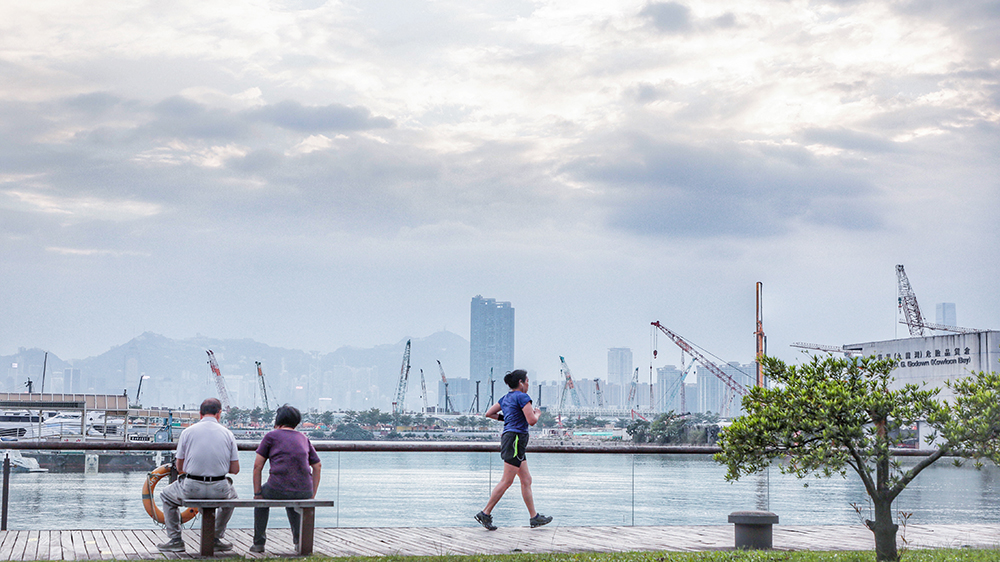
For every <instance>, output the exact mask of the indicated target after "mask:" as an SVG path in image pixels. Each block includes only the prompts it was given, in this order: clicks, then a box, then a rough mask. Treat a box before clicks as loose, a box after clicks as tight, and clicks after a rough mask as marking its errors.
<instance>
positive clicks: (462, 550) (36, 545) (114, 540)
mask: <svg viewBox="0 0 1000 562" xmlns="http://www.w3.org/2000/svg"><path fill="white" fill-rule="evenodd" d="M904 536H905V546H906V547H907V548H961V547H972V548H983V549H1000V525H986V524H976V525H909V526H907V527H906V528H905V535H904V531H903V530H902V529H901V532H900V541H899V542H900V546H904V541H903V537H904ZM252 538H253V530H252V529H230V530H229V532H228V533H227V534H226V540H227V541H230V542H232V543H234V548H233V550H232V551H231V552H225V553H219V557H232V556H236V557H245V558H258V557H291V556H293V554H292V542H291V533H290V532H289V531H288V529H282V528H270V529H268V545H267V551H266V552H265V553H264V554H263V555H259V554H251V553H249V552H248V550H249V548H250V545H251V544H252ZM165 540H166V533H165V532H164V531H162V530H111V531H109V530H93V531H4V532H0V560H126V559H128V560H135V559H144V560H152V559H164V558H198V540H199V532H198V531H197V530H190V529H185V530H184V541H185V542H186V543H187V552H186V553H183V554H180V553H161V552H160V551H159V550H157V549H156V544H157V543H159V542H163V541H165ZM732 547H733V526H732V525H703V526H693V525H692V526H665V527H566V526H558V525H552V526H548V527H542V528H539V529H529V528H527V527H510V528H501V529H499V530H497V531H493V532H489V531H486V530H485V529H482V528H480V527H410V528H353V529H351V528H333V529H317V530H316V544H315V550H316V552H315V553H316V554H317V555H321V556H330V557H337V556H384V555H404V556H437V555H444V554H509V553H514V552H527V553H543V552H565V553H574V552H623V551H635V550H642V551H659V550H665V551H703V550H729V549H732ZM774 547H775V549H777V550H872V549H873V548H874V539H873V538H872V534H871V532H870V531H868V530H867V529H865V528H863V527H861V526H860V525H855V526H844V525H816V526H792V525H775V526H774Z"/></svg>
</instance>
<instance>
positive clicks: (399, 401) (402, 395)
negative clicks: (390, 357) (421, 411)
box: [392, 340, 410, 414]
mask: <svg viewBox="0 0 1000 562" xmlns="http://www.w3.org/2000/svg"><path fill="white" fill-rule="evenodd" d="M409 379H410V340H406V351H404V352H403V366H402V367H400V368H399V382H398V383H397V384H396V400H395V402H393V403H392V413H393V414H402V413H403V410H404V409H405V408H406V405H405V404H404V401H405V400H406V383H407V382H408V381H409Z"/></svg>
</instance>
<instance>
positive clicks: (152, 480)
mask: <svg viewBox="0 0 1000 562" xmlns="http://www.w3.org/2000/svg"><path fill="white" fill-rule="evenodd" d="M171 468H172V465H170V464H164V465H160V466H158V467H156V468H155V469H154V470H153V471H152V472H150V473H149V474H147V475H146V481H145V482H143V483H142V507H144V508H146V513H148V514H149V516H150V517H152V518H153V521H156V522H157V523H160V524H163V512H162V511H160V508H159V507H157V505H156V502H155V501H153V489H154V488H156V483H157V482H159V481H160V479H161V478H163V477H164V476H166V475H168V474H170V469H171ZM195 515H198V509H197V508H194V507H189V508H187V509H185V510H184V511H181V523H187V522H188V521H190V520H191V519H192V518H193V517H194V516H195Z"/></svg>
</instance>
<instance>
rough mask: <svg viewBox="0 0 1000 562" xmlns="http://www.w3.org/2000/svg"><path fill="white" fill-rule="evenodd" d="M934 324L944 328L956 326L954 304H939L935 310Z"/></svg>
mask: <svg viewBox="0 0 1000 562" xmlns="http://www.w3.org/2000/svg"><path fill="white" fill-rule="evenodd" d="M934 322H936V323H938V324H944V325H945V326H958V324H957V320H956V319H955V303H953V302H939V303H938V304H937V307H936V310H935V319H934Z"/></svg>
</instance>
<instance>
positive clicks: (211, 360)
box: [208, 349, 229, 414]
mask: <svg viewBox="0 0 1000 562" xmlns="http://www.w3.org/2000/svg"><path fill="white" fill-rule="evenodd" d="M208 364H209V366H211V367H212V372H213V373H215V388H216V390H218V391H219V401H220V402H222V409H224V410H225V411H226V413H227V414H228V413H229V393H228V392H226V381H225V379H223V378H222V371H221V370H219V362H218V361H216V360H215V354H214V353H212V350H211V349H209V350H208Z"/></svg>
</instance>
